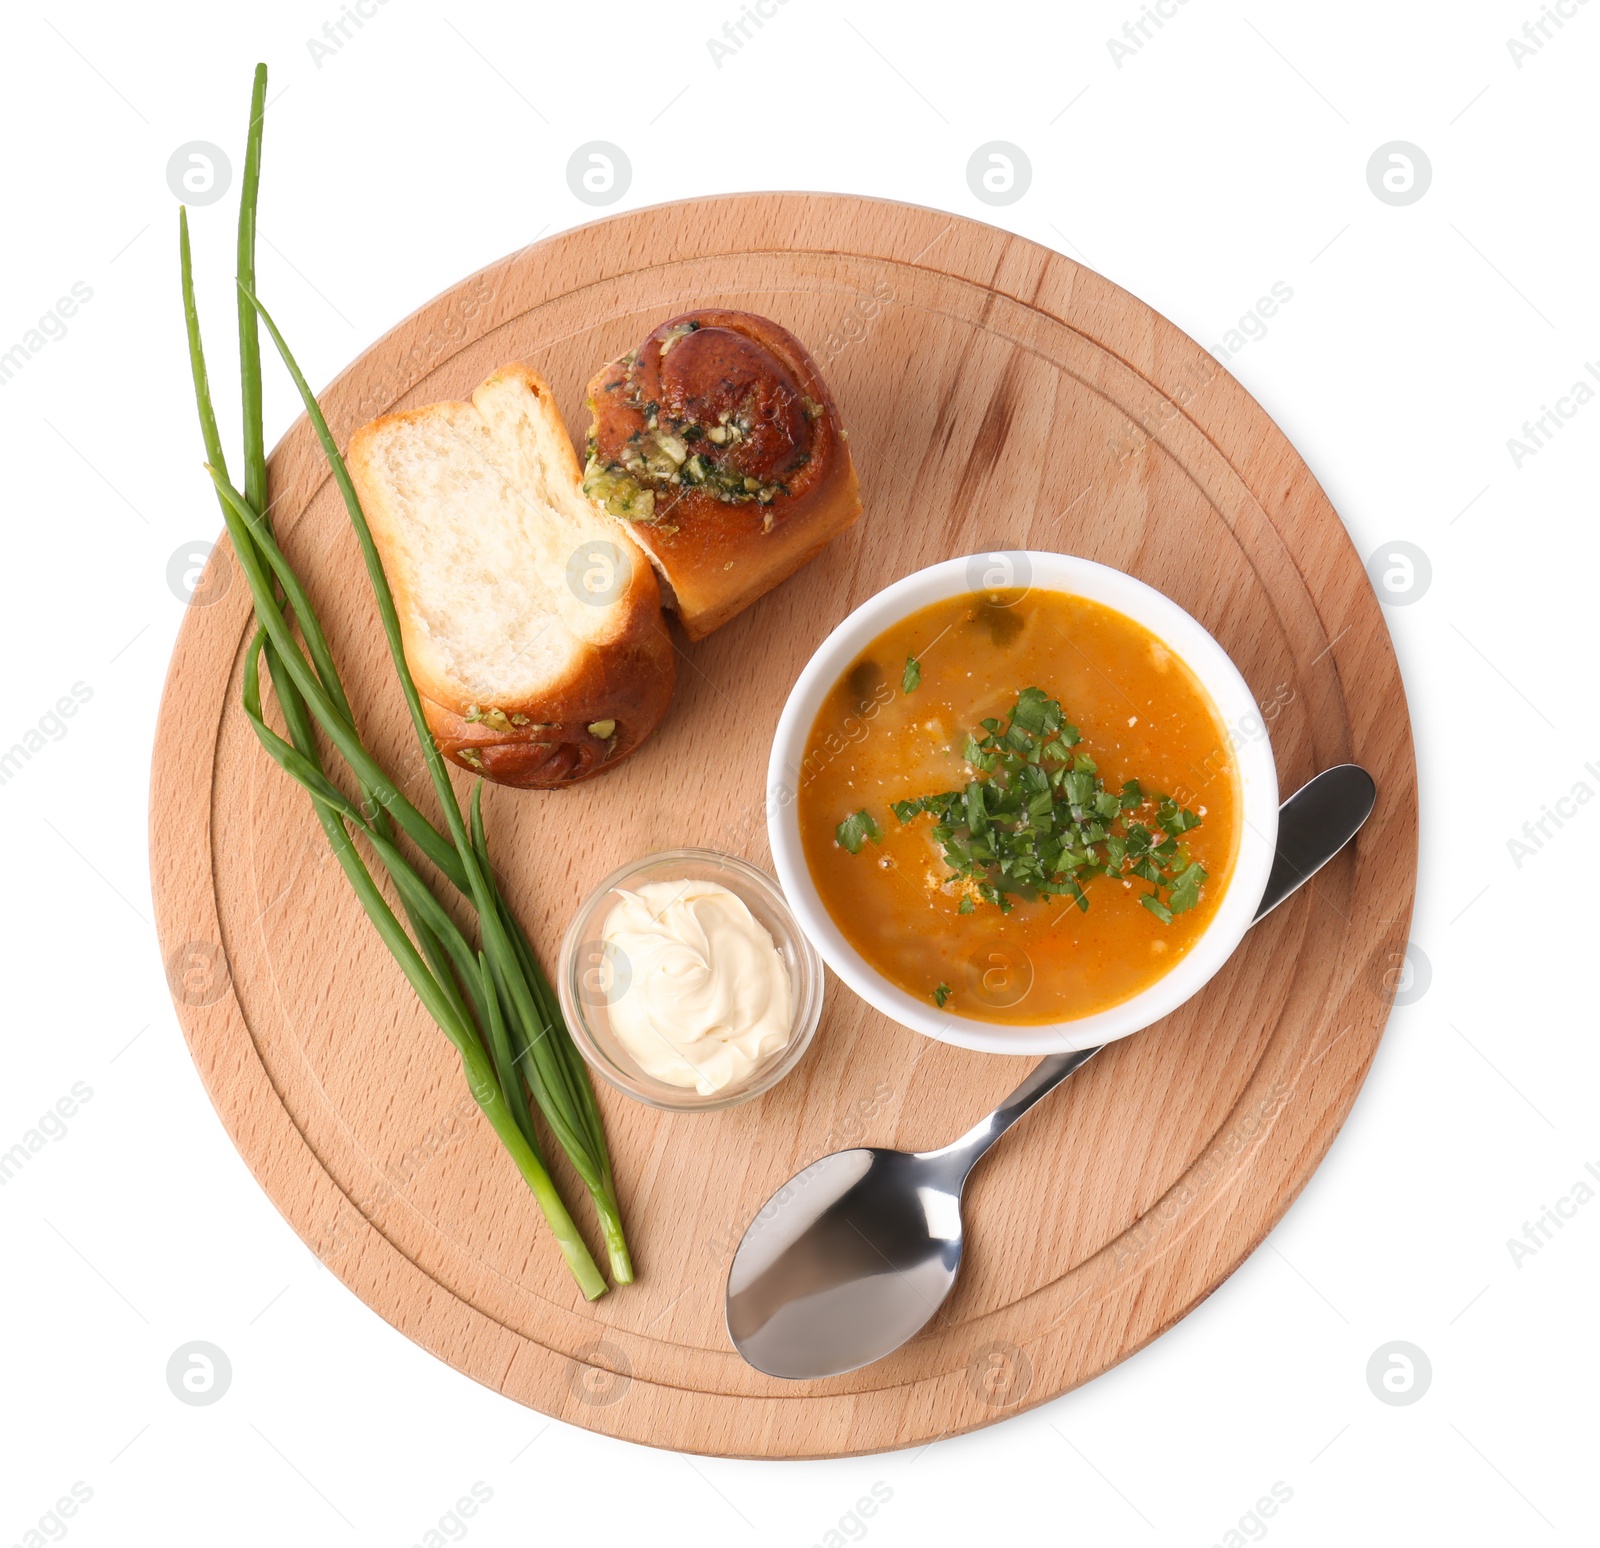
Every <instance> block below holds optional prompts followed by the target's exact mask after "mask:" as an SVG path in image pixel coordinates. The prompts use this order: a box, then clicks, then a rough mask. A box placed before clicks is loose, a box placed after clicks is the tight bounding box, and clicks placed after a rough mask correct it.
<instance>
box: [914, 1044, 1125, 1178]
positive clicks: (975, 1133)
mask: <svg viewBox="0 0 1600 1548" xmlns="http://www.w3.org/2000/svg"><path fill="white" fill-rule="evenodd" d="M1104 1047H1105V1044H1104V1043H1101V1044H1100V1045H1099V1046H1098V1047H1095V1048H1080V1049H1077V1050H1076V1051H1075V1052H1073V1053H1060V1054H1051V1055H1050V1057H1049V1058H1048V1059H1041V1060H1040V1061H1039V1062H1038V1063H1037V1064H1036V1065H1034V1067H1033V1068H1032V1069H1031V1070H1030V1071H1029V1072H1028V1075H1027V1078H1026V1079H1025V1080H1024V1081H1023V1082H1022V1084H1021V1085H1020V1086H1018V1087H1017V1089H1016V1090H1015V1091H1013V1092H1012V1093H1011V1095H1010V1096H1008V1097H1007V1098H1006V1099H1005V1101H1003V1102H1002V1103H1001V1104H1000V1105H999V1106H998V1107H997V1108H995V1110H994V1111H993V1112H992V1113H990V1114H989V1115H988V1117H986V1118H981V1119H979V1121H978V1122H977V1123H975V1124H974V1125H973V1126H972V1127H971V1128H970V1129H968V1130H967V1132H966V1133H965V1134H963V1135H962V1136H961V1138H960V1139H958V1140H957V1141H956V1142H955V1143H954V1144H952V1145H946V1146H945V1147H944V1149H943V1150H932V1151H928V1152H926V1153H925V1154H924V1155H922V1156H920V1157H919V1158H918V1159H919V1160H923V1161H943V1162H947V1163H948V1164H949V1167H950V1169H951V1177H950V1181H951V1183H952V1184H954V1187H955V1188H956V1189H959V1188H960V1185H961V1182H962V1181H964V1180H965V1178H966V1175H967V1173H968V1172H970V1171H971V1170H972V1168H973V1167H974V1166H976V1165H977V1162H978V1158H979V1157H980V1156H981V1155H982V1154H983V1153H984V1151H986V1150H987V1149H988V1148H989V1147H990V1146H991V1145H992V1144H994V1142H995V1141H996V1140H997V1139H999V1138H1000V1136H1001V1135H1002V1134H1004V1133H1005V1132H1006V1130H1007V1129H1009V1128H1010V1127H1011V1125H1012V1124H1014V1123H1015V1122H1016V1121H1017V1119H1019V1118H1020V1117H1021V1116H1022V1115H1023V1114H1024V1113H1025V1112H1027V1110H1028V1109H1029V1108H1030V1107H1032V1106H1033V1104H1034V1103H1035V1102H1037V1101H1039V1100H1040V1099H1041V1098H1042V1097H1046V1096H1048V1095H1049V1094H1050V1093H1051V1092H1052V1091H1054V1090H1055V1088H1056V1087H1057V1086H1059V1085H1060V1084H1061V1082H1062V1081H1064V1080H1065V1079H1066V1078H1067V1077H1068V1076H1069V1075H1072V1074H1075V1073H1076V1072H1077V1071H1078V1070H1080V1069H1081V1068H1082V1067H1083V1066H1084V1065H1086V1064H1087V1063H1088V1062H1089V1061H1090V1060H1091V1059H1092V1058H1094V1056H1095V1055H1096V1054H1097V1053H1099V1052H1100V1049H1101V1048H1104Z"/></svg>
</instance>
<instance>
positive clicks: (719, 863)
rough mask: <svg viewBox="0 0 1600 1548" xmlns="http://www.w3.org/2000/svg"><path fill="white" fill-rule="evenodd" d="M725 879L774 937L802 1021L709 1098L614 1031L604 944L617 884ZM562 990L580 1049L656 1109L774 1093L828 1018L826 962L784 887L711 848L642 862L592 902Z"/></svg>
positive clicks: (582, 914)
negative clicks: (673, 1078)
mask: <svg viewBox="0 0 1600 1548" xmlns="http://www.w3.org/2000/svg"><path fill="white" fill-rule="evenodd" d="M685 880H692V881H710V882H718V883H720V884H721V885H722V886H724V887H726V888H727V889H728V891H730V892H732V893H734V894H735V895H736V896H738V897H739V898H741V899H742V900H743V901H744V904H745V906H746V907H747V908H748V909H749V910H750V912H751V914H752V915H754V917H755V918H756V920H757V921H758V922H759V923H760V924H761V925H762V926H763V927H764V928H765V929H766V931H767V933H768V934H769V935H770V936H771V937H772V943H773V945H774V946H776V947H777V949H778V952H779V954H780V955H781V956H782V958H783V960H784V964H785V966H787V968H788V970H789V983H790V987H791V990H792V999H793V1020H792V1022H791V1024H790V1035H789V1041H788V1043H787V1044H786V1045H785V1046H784V1047H783V1048H781V1049H779V1050H778V1052H777V1053H775V1054H772V1055H771V1056H769V1057H768V1058H767V1059H765V1060H763V1061H762V1062H761V1063H760V1064H758V1065H757V1066H756V1067H755V1069H754V1070H752V1071H751V1073H750V1074H749V1076H747V1077H746V1079H745V1080H744V1081H743V1082H741V1083H740V1084H738V1085H734V1086H726V1087H724V1088H723V1089H722V1090H720V1091H717V1092H713V1093H712V1094H711V1095H709V1096H702V1095H701V1094H700V1092H699V1091H697V1090H696V1089H695V1088H694V1087H693V1086H674V1085H671V1084H669V1083H668V1082H666V1081H663V1080H660V1079H658V1078H656V1077H655V1076H652V1075H648V1074H646V1073H645V1072H644V1071H643V1070H642V1069H640V1067H639V1065H638V1064H637V1062H636V1061H635V1060H634V1059H633V1058H632V1057H631V1056H630V1055H629V1053H628V1051H627V1050H626V1049H625V1048H624V1047H623V1046H622V1044H621V1042H620V1041H619V1039H618V1038H617V1036H616V1034H615V1033H614V1032H613V1030H612V1027H611V1017H610V1002H609V1000H608V998H607V989H608V986H609V980H610V975H611V971H612V969H611V964H610V963H609V962H608V961H607V954H606V952H605V950H604V946H603V943H602V940H601V932H602V931H603V930H604V929H605V923H606V917H607V915H609V914H610V912H611V909H612V907H613V905H614V904H615V903H616V902H617V889H618V888H620V887H626V888H630V889H632V888H635V887H639V886H642V885H643V884H644V883H646V882H659V881H685ZM556 991H557V993H558V995H559V996H560V999H561V1010H562V1014H563V1015H565V1017H566V1019H567V1026H568V1027H569V1028H570V1029H571V1031H572V1038H573V1041H574V1042H575V1043H576V1044H577V1045H578V1051H579V1052H580V1053H581V1054H582V1055H583V1057H584V1058H585V1060H587V1061H588V1064H589V1067H590V1068H591V1069H593V1070H594V1072H595V1073H596V1074H597V1075H599V1076H600V1077H601V1079H602V1080H605V1081H607V1082H608V1083H609V1084H611V1085H613V1086H615V1087H616V1088H617V1089H618V1090H619V1091H625V1092H627V1094H628V1095H629V1096H631V1097H634V1098H636V1099H637V1100H639V1101H641V1102H645V1103H648V1104H649V1105H650V1106H651V1107H660V1108H666V1109H668V1110H670V1111H672V1112H680V1113H705V1112H715V1111H717V1110H719V1109H721V1108H725V1107H733V1106H735V1105H736V1104H737V1103H739V1102H748V1101H749V1100H750V1098H751V1097H756V1096H760V1095H761V1093H762V1092H764V1091H769V1090H771V1089H772V1087H773V1086H775V1085H776V1084H777V1083H778V1082H779V1081H780V1080H782V1079H783V1077H784V1076H785V1075H787V1074H788V1073H789V1071H790V1070H792V1069H793V1068H794V1067H795V1065H796V1064H798V1063H799V1062H800V1060H801V1058H802V1057H803V1056H804V1054H805V1051H806V1049H807V1048H808V1047H809V1046H810V1043H811V1038H812V1035H813V1034H814V1033H815V1032H816V1030H817V1022H818V1020H819V1018H820V1017H821V1015H822V958H821V957H820V956H818V955H817V949H816V947H814V946H813V945H812V944H811V942H810V941H809V940H807V939H806V937H805V936H804V935H803V934H802V933H801V930H800V926H799V924H798V923H797V922H796V920H795V917H794V914H793V913H792V912H791V911H790V908H789V905H788V903H787V902H786V901H785V899H784V896H783V893H782V892H781V891H779V889H778V884H777V883H776V882H775V881H773V880H772V878H771V877H770V876H767V875H766V874H765V873H764V872H762V871H759V870H757V869H756V867H755V866H753V865H750V864H749V863H748V862H747V861H744V860H741V859H739V858H738V857H737V856H736V855H723V854H718V853H717V852H716V851H715V850H710V849H667V850H662V851H660V852H659V853H657V854H653V855H645V856H644V857H643V858H642V859H639V860H634V861H632V862H631V863H629V864H628V865H625V866H623V867H622V868H621V869H620V870H617V871H613V872H612V873H611V875H610V876H608V877H606V879H605V880H604V881H603V882H602V883H601V884H600V885H599V886H598V887H597V888H596V889H595V890H594V891H593V892H592V893H590V895H589V896H588V897H587V898H585V899H584V901H583V903H582V904H581V905H580V906H579V908H578V911H577V913H575V914H574V915H573V916H572V922H571V924H569V925H568V926H567V933H566V936H565V938H564V939H563V940H562V942H561V960H560V964H559V966H558V968H557V973H556Z"/></svg>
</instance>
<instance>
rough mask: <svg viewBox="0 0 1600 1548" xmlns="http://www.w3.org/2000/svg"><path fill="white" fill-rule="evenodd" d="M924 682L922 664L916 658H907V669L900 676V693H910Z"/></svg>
mask: <svg viewBox="0 0 1600 1548" xmlns="http://www.w3.org/2000/svg"><path fill="white" fill-rule="evenodd" d="M921 681H922V663H921V662H920V661H918V660H917V658H916V657H915V656H907V657H906V669H905V671H904V672H902V673H901V674H900V692H901V693H910V692H912V690H913V689H915V688H916V686H917V684H918V683H920V682H921Z"/></svg>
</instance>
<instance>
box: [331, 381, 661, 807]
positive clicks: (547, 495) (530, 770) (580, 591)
mask: <svg viewBox="0 0 1600 1548" xmlns="http://www.w3.org/2000/svg"><path fill="white" fill-rule="evenodd" d="M348 460H349V465H350V474H351V477H352V478H353V479H354V481H355V486H356V490H357V492H358V493H359V494H360V496H361V504H362V507H363V509H364V510H365V511H366V515H367V520H368V522H369V524H370V525H371V527H372V535H373V539H374V541H375V542H376V543H377V546H378V551H379V553H380V555H381V556H382V558H383V565H384V569H385V571H387V573H388V577H389V584H390V586H391V588H392V589H393V591H394V597H395V605H396V607H397V609H398V610H399V614H400V632H401V635H402V638H403V642H404V645H405V653H406V660H407V661H408V662H409V663H410V666H411V673H412V676H413V677H414V678H415V679H416V684H417V689H418V691H419V693H420V694H421V695H422V702H423V708H424V710H425V711H426V713H427V718H428V725H429V727H430V728H431V729H432V731H433V734H434V736H435V737H436V738H437V740H438V743H439V748H440V750H441V751H442V752H443V753H444V755H445V756H446V757H447V758H450V759H452V760H453V761H454V762H456V763H458V764H460V765H461V766H462V767H463V768H467V769H472V770H474V771H475V772H477V773H481V774H482V775H484V776H485V777H486V778H488V779H492V780H495V781H497V782H498V783H500V784H503V785H518V786H522V787H524V788H537V789H551V788H555V787H558V786H564V785H572V784H576V783H577V782H578V781H580V780H583V779H588V778H589V777H590V776H591V775H594V774H598V773H601V772H603V771H604V770H606V769H611V768H615V767H616V766H617V764H619V763H620V762H621V761H622V760H623V759H624V758H626V757H628V755H629V754H630V753H632V752H634V751H635V750H636V749H637V748H638V747H639V745H640V744H641V743H642V742H643V741H644V740H645V738H646V737H648V736H649V735H650V733H651V732H652V731H654V730H655V728H656V726H657V725H659V724H660V722H661V718H662V716H663V715H664V714H665V713H666V710H667V704H668V702H669V700H670V699H671V697H672V686H673V662H672V642H671V639H670V637H669V636H668V633H667V628H666V622H665V620H664V618H663V616H662V612H661V593H660V588H659V586H658V585H657V583H656V578H655V574H654V572H653V571H652V569H651V567H650V564H649V562H648V560H646V559H645V557H644V556H643V554H641V553H640V551H639V549H638V548H637V547H636V546H635V545H634V543H633V542H632V541H631V540H630V538H629V537H628V535H627V532H626V531H625V530H619V529H618V527H617V525H616V524H615V523H614V522H611V521H609V520H607V519H606V518H605V517H603V516H602V515H601V514H600V513H598V512H596V511H595V510H594V508H593V507H592V506H591V505H590V504H589V503H588V501H586V500H585V499H584V497H583V495H582V493H581V492H580V490H579V487H578V486H579V478H580V475H579V471H578V460H577V457H576V455H575V454H574V452H573V449H572V442H571V441H570V440H569V439H568V436H567V432H566V428H565V426H564V425H563V424H562V422H561V417H560V415H559V414H558V413H557V411H556V407H555V403H554V399H553V397H552V394H551V392H550V387H549V384H548V383H547V382H546V381H545V380H544V378H543V377H542V376H540V375H539V373H538V372H537V371H533V370H530V369H529V368H528V367H527V366H523V365H511V366H505V367H503V368H502V369H500V370H499V371H497V372H495V374H494V375H493V376H491V377H490V378H489V380H488V381H486V382H485V383H484V384H483V385H482V386H481V387H479V388H478V390H477V391H476V392H474V393H473V395H472V401H471V402H470V403H434V404H431V405H429V406H428V407H426V408H417V409H408V410H406V411H405V412H404V413H399V414H389V415H385V416H384V417H383V418H382V419H377V420H374V421H373V422H372V423H371V424H369V425H365V426H363V427H362V428H361V429H360V430H358V431H357V432H356V434H355V436H354V437H353V438H352V440H351V442H350V451H349V459H348Z"/></svg>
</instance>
